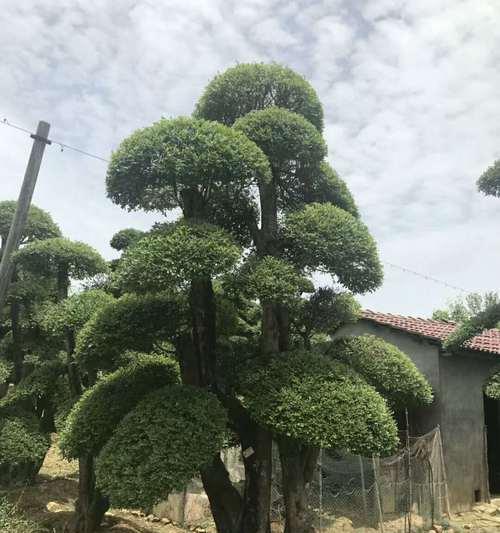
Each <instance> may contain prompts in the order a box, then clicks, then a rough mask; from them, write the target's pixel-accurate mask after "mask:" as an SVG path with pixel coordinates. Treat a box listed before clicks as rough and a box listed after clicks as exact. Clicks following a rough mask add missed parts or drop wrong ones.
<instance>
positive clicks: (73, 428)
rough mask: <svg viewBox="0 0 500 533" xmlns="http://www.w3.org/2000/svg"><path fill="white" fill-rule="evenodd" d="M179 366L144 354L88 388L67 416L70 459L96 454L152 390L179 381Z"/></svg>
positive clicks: (65, 441) (65, 443)
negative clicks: (121, 422)
mask: <svg viewBox="0 0 500 533" xmlns="http://www.w3.org/2000/svg"><path fill="white" fill-rule="evenodd" d="M178 381H179V371H178V365H177V363H176V362H175V361H173V360H171V359H167V358H165V357H162V356H157V355H145V354H143V355H141V356H137V358H136V360H135V361H133V362H131V363H130V364H128V365H127V366H125V367H123V368H120V369H119V370H116V371H115V372H113V373H111V374H108V375H107V376H105V377H104V378H102V379H101V380H100V381H98V382H97V383H96V384H95V385H94V386H93V387H92V388H90V389H89V390H87V391H85V393H84V394H83V395H82V397H81V398H80V399H79V400H78V402H77V403H76V404H75V406H74V407H73V409H72V410H71V411H70V413H69V415H68V416H67V418H66V423H65V425H64V430H63V432H62V434H61V440H60V442H59V445H60V447H61V450H62V452H63V454H64V455H65V456H66V457H68V458H77V457H79V456H81V455H85V454H91V455H94V456H96V455H97V454H98V453H99V452H100V450H101V448H102V447H103V446H104V445H105V444H106V442H107V441H108V439H109V438H110V437H111V435H112V434H113V431H114V430H115V428H116V426H117V425H118V424H119V422H120V421H121V420H122V418H123V417H124V416H125V415H127V413H128V412H129V411H130V410H131V409H133V408H134V407H135V406H136V405H137V403H138V402H139V401H140V400H142V399H143V398H144V396H146V395H147V394H149V393H150V392H151V391H153V390H155V389H158V388H160V387H164V386H165V385H170V384H173V383H177V382H178Z"/></svg>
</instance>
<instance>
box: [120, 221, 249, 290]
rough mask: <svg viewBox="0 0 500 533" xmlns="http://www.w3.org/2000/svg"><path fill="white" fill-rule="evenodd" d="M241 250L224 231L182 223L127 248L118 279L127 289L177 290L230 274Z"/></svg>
mask: <svg viewBox="0 0 500 533" xmlns="http://www.w3.org/2000/svg"><path fill="white" fill-rule="evenodd" d="M240 253H241V252H240V248H239V247H238V246H237V245H236V244H235V242H234V241H233V239H232V238H231V236H230V235H229V234H228V233H226V232H225V231H224V230H222V229H219V228H217V227H215V226H211V225H208V224H193V223H190V224H188V223H185V222H180V223H179V224H176V225H175V227H173V228H171V230H170V231H168V232H167V233H165V234H161V233H155V234H153V235H151V236H148V237H144V238H143V239H141V240H140V241H139V242H138V243H137V244H136V245H135V246H134V247H133V248H131V249H130V250H127V251H126V252H125V254H124V255H123V258H122V260H121V261H120V265H119V266H118V269H117V272H116V279H117V283H118V284H119V285H120V286H121V287H122V288H123V289H125V290H132V291H137V292H144V291H149V290H163V289H167V290H173V289H174V288H176V287H178V286H179V285H184V284H186V283H188V282H190V281H191V280H194V279H201V278H207V277H211V278H212V277H215V276H217V275H220V274H224V273H226V272H227V271H228V270H230V269H231V268H232V267H233V266H234V265H235V263H236V262H237V261H238V259H239V257H240Z"/></svg>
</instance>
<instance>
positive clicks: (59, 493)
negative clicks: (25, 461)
mask: <svg viewBox="0 0 500 533" xmlns="http://www.w3.org/2000/svg"><path fill="white" fill-rule="evenodd" d="M77 489H78V469H77V465H76V463H74V462H68V461H66V460H65V459H63V457H61V455H60V453H59V449H58V447H57V442H56V439H54V443H53V445H52V447H51V449H50V451H49V453H48V454H47V457H46V458H45V461H44V463H43V466H42V469H41V470H40V473H39V475H38V478H37V480H36V482H35V484H34V485H31V486H28V487H24V488H16V489H12V490H9V491H7V493H6V494H7V497H8V499H9V500H10V501H11V502H12V503H15V504H16V505H17V506H18V508H19V509H20V510H22V511H23V512H24V513H25V514H26V516H27V517H28V518H30V519H31V520H33V521H34V522H36V523H37V524H39V525H40V527H41V528H44V529H45V530H46V531H47V532H48V533H63V532H64V527H65V525H66V523H67V521H68V520H69V518H70V517H71V514H72V513H73V510H74V503H75V499H76V496H77ZM99 531H100V532H105V533H111V532H113V533H186V529H183V528H181V527H178V526H176V525H174V524H171V523H170V524H167V523H164V522H162V521H161V520H160V519H159V518H157V517H154V516H152V515H149V516H145V515H144V514H143V513H141V512H140V511H137V510H130V509H111V510H110V511H109V512H108V513H106V516H105V519H104V523H103V526H102V527H101V528H100V529H99ZM2 533H4V532H2ZM5 533H6V532H5Z"/></svg>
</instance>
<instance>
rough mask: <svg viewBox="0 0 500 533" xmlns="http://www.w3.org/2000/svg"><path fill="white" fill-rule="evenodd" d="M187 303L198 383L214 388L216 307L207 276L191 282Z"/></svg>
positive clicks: (215, 386)
mask: <svg viewBox="0 0 500 533" xmlns="http://www.w3.org/2000/svg"><path fill="white" fill-rule="evenodd" d="M189 304H190V309H191V320H192V332H193V333H192V334H193V342H194V347H195V351H196V355H197V360H198V364H197V367H198V372H199V378H198V384H199V386H201V387H209V388H211V389H212V390H216V388H217V383H216V376H215V372H216V368H215V348H216V309H215V298H214V291H213V287H212V281H211V280H210V279H209V278H206V279H197V280H193V281H192V282H191V287H190V291H189Z"/></svg>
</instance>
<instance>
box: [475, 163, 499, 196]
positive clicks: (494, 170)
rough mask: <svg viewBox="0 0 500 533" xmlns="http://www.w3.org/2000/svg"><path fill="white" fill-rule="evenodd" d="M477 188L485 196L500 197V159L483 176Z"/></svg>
mask: <svg viewBox="0 0 500 533" xmlns="http://www.w3.org/2000/svg"><path fill="white" fill-rule="evenodd" d="M477 187H478V189H479V190H480V191H481V192H482V193H484V194H487V195H489V196H498V197H500V159H499V160H498V161H495V162H494V163H493V165H491V166H490V167H489V168H488V169H487V170H486V171H485V172H484V173H483V174H482V175H481V177H480V178H479V180H478V182H477Z"/></svg>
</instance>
